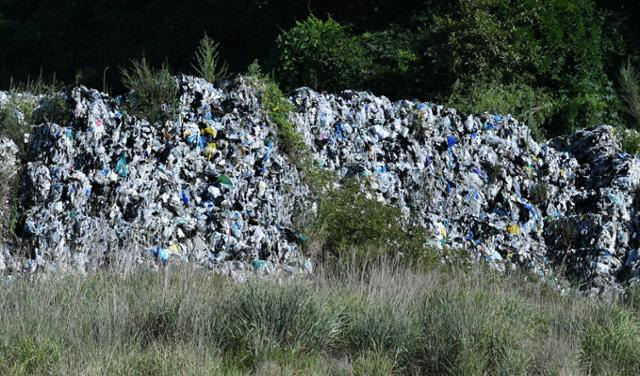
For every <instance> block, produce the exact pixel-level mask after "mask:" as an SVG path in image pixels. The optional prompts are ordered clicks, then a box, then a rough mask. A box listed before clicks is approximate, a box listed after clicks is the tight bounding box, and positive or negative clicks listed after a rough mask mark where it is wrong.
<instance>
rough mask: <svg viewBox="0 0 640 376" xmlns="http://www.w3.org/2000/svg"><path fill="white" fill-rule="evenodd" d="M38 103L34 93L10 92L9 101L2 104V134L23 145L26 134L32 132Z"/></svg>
mask: <svg viewBox="0 0 640 376" xmlns="http://www.w3.org/2000/svg"><path fill="white" fill-rule="evenodd" d="M36 104H37V103H36V98H35V97H34V96H33V95H30V94H19V93H17V92H12V93H10V96H9V101H8V102H7V103H5V104H4V105H2V106H0V136H3V137H7V138H9V139H11V140H13V142H15V143H16V145H18V147H23V145H24V141H23V140H24V134H25V133H30V132H31V126H32V125H33V119H34V111H35V109H36Z"/></svg>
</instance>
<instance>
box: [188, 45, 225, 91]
mask: <svg viewBox="0 0 640 376" xmlns="http://www.w3.org/2000/svg"><path fill="white" fill-rule="evenodd" d="M219 47H220V44H219V43H215V42H214V41H213V40H212V39H211V38H209V36H207V34H205V35H204V38H202V40H201V41H200V44H199V45H198V50H197V51H196V62H195V64H194V65H193V68H194V69H195V71H196V73H197V74H198V75H199V76H200V77H202V78H204V79H205V80H207V81H209V82H216V81H217V80H220V79H224V78H225V77H226V75H227V69H228V67H227V64H221V63H220V56H219V55H220V53H219V52H218V48H219Z"/></svg>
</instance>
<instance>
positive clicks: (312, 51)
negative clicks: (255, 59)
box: [275, 16, 371, 91]
mask: <svg viewBox="0 0 640 376" xmlns="http://www.w3.org/2000/svg"><path fill="white" fill-rule="evenodd" d="M276 44H277V51H276V53H277V56H278V61H277V64H276V65H275V66H276V71H275V72H276V78H277V80H278V82H280V83H281V84H283V85H284V87H285V88H286V89H287V90H291V89H294V88H296V87H298V86H303V85H304V86H309V87H311V88H313V89H316V90H330V91H337V90H341V89H344V88H350V89H358V88H363V78H364V77H367V75H368V73H369V71H370V69H371V59H370V58H369V56H368V54H367V51H366V50H365V48H364V47H363V46H362V44H361V43H360V42H359V41H358V39H357V38H356V37H354V36H353V35H351V34H350V33H349V30H348V28H347V27H345V26H343V25H341V24H340V23H338V22H337V21H335V20H333V19H332V18H328V19H327V20H326V21H323V20H320V19H318V18H316V17H314V16H311V17H309V18H308V19H307V20H305V21H303V22H297V23H296V26H295V27H293V28H292V29H290V30H288V31H285V32H283V33H282V34H280V35H279V36H278V38H277V40H276Z"/></svg>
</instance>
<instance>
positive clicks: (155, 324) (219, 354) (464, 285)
mask: <svg viewBox="0 0 640 376" xmlns="http://www.w3.org/2000/svg"><path fill="white" fill-rule="evenodd" d="M637 295H638V294H637V293H635V295H634V294H630V297H629V299H626V300H612V301H605V300H598V299H593V298H587V297H583V296H578V295H573V294H565V295H561V294H560V293H558V292H556V291H555V290H553V289H551V288H549V287H548V286H547V285H545V284H544V283H543V282H540V281H537V280H534V279H532V278H531V277H529V276H526V275H521V274H515V275H498V274H495V273H493V272H491V271H488V270H485V269H483V268H481V267H477V268H473V269H471V270H469V271H465V272H462V271H448V272H444V271H441V270H430V271H419V270H414V269H411V268H407V267H405V266H400V265H399V264H395V263H391V262H386V263H378V264H377V265H374V266H372V267H369V268H358V267H351V268H348V267H347V266H344V267H343V268H341V269H335V270H329V271H328V270H323V269H320V270H319V272H318V273H317V274H316V275H314V276H313V277H311V278H308V279H297V280H285V281H279V282H276V281H269V280H265V279H262V280H257V279H250V280H249V281H248V282H246V283H243V284H236V283H232V282H230V281H229V280H227V279H224V278H221V277H218V276H215V275H213V274H211V273H210V272H207V271H205V270H200V269H190V268H188V267H175V268H174V269H173V270H168V271H164V272H154V271H136V272H133V273H131V274H128V275H121V274H116V273H112V272H108V271H104V272H101V273H99V274H96V275H91V276H87V277H80V276H50V277H47V278H44V277H42V278H38V279H35V280H18V281H15V282H14V283H12V284H7V283H3V285H2V286H0V302H2V303H1V305H0V374H11V375H49V374H71V375H73V374H82V375H102V374H110V375H111V374H113V375H126V374H136V375H211V374H216V375H218V374H219V375H246V374H257V375H418V374H445V375H525V374H534V375H613V374H616V375H633V374H636V372H637V369H638V367H639V366H640V333H639V330H640V326H639V325H640V323H639V322H638V313H640V312H639V311H638V305H637V300H638V299H636V297H637Z"/></svg>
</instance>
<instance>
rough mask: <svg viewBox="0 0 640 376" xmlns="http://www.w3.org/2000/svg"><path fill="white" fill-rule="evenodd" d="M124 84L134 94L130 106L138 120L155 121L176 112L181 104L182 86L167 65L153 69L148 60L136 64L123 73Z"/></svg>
mask: <svg viewBox="0 0 640 376" xmlns="http://www.w3.org/2000/svg"><path fill="white" fill-rule="evenodd" d="M121 73H122V82H123V84H124V85H125V87H126V88H127V89H128V90H130V91H131V93H130V95H129V97H128V100H127V104H128V107H129V110H130V111H131V112H132V113H133V114H135V115H138V116H144V117H146V118H147V119H149V121H154V120H156V119H158V118H159V117H161V116H162V114H165V113H170V112H171V111H173V109H174V107H175V106H176V103H177V99H178V98H177V95H178V86H177V85H176V82H175V80H174V78H173V75H172V74H171V71H170V70H169V65H168V64H167V63H164V64H162V66H161V67H160V68H157V69H156V68H152V67H151V66H149V64H148V63H147V60H146V59H145V58H142V59H140V60H132V61H131V68H130V69H122V72H121Z"/></svg>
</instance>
